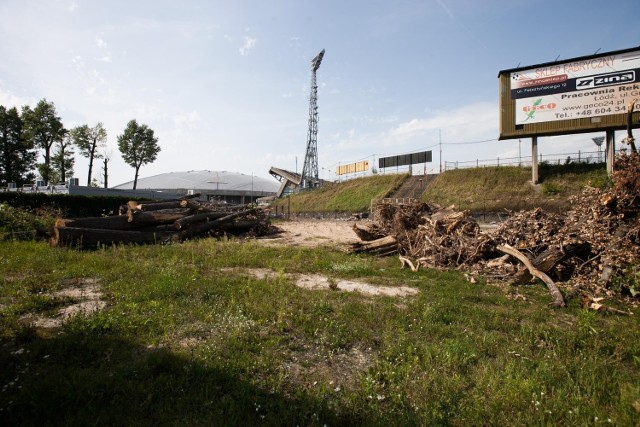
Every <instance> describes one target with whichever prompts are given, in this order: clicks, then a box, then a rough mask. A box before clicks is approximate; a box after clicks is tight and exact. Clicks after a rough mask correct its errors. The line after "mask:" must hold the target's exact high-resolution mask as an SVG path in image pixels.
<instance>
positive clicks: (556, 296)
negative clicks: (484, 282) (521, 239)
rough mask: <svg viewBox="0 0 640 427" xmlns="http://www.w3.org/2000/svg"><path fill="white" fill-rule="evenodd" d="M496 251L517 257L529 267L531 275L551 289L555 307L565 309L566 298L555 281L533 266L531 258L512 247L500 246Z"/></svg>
mask: <svg viewBox="0 0 640 427" xmlns="http://www.w3.org/2000/svg"><path fill="white" fill-rule="evenodd" d="M496 249H498V250H499V251H500V252H503V253H505V254H509V255H511V256H513V257H515V258H516V259H518V260H519V261H520V262H522V263H523V264H524V265H525V267H527V269H528V270H529V272H530V273H531V275H533V276H534V277H537V278H538V279H540V280H542V281H543V282H544V284H545V285H547V289H549V292H550V293H551V296H552V297H553V300H554V301H553V306H555V307H564V306H565V305H566V304H565V302H564V298H563V297H562V293H560V289H558V287H557V286H556V284H555V283H554V282H553V280H551V278H550V277H549V276H547V275H546V274H545V273H543V272H542V271H540V270H538V269H537V268H535V267H534V266H533V264H531V261H530V260H529V258H527V257H526V256H525V255H524V254H523V253H522V252H520V251H519V250H517V249H516V248H514V247H511V246H509V245H498V246H497V247H496Z"/></svg>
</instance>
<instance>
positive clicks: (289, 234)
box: [257, 219, 360, 247]
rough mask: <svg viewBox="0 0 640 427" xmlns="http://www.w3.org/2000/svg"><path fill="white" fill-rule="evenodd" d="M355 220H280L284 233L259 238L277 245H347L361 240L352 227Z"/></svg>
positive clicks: (279, 226) (280, 227)
mask: <svg viewBox="0 0 640 427" xmlns="http://www.w3.org/2000/svg"><path fill="white" fill-rule="evenodd" d="M352 226H353V221H339V220H313V219H305V220H294V221H285V222H279V223H278V224H277V227H278V228H279V229H281V230H282V233H280V234H277V235H275V236H269V237H263V238H260V239H257V241H258V242H261V243H263V244H265V245H276V246H302V247H318V246H333V247H335V246H338V247H341V246H347V245H349V244H351V243H355V242H357V241H359V240H360V239H358V236H356V234H355V233H354V232H353V230H352V229H351V227H352Z"/></svg>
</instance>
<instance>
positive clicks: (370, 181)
mask: <svg viewBox="0 0 640 427" xmlns="http://www.w3.org/2000/svg"><path fill="white" fill-rule="evenodd" d="M407 177H408V175H407V174H402V175H373V176H368V177H364V178H356V179H352V180H349V181H345V182H342V183H329V184H326V185H324V186H322V187H320V188H318V189H315V190H311V191H303V192H301V193H298V194H293V195H290V196H288V197H287V198H284V199H282V200H279V201H278V202H277V206H278V207H281V208H284V209H286V210H288V209H289V206H290V207H291V213H299V212H357V211H367V210H369V207H370V206H371V201H372V200H380V199H382V198H384V197H387V196H389V195H390V194H391V193H393V192H394V191H395V190H396V189H397V188H399V187H400V186H401V185H402V183H403V182H404V181H405V180H406V179H407Z"/></svg>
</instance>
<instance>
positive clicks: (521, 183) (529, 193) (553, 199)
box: [422, 164, 610, 212]
mask: <svg viewBox="0 0 640 427" xmlns="http://www.w3.org/2000/svg"><path fill="white" fill-rule="evenodd" d="M539 180H540V182H539V184H538V185H535V186H534V185H532V184H531V168H530V167H518V166H501V167H490V168H474V169H454V170H450V171H446V172H444V173H442V174H440V175H439V176H438V177H437V178H436V179H435V180H434V181H433V182H432V183H431V185H429V187H428V188H427V190H426V191H425V192H424V193H423V195H422V200H423V201H426V202H433V203H437V204H439V205H442V206H450V205H455V207H456V208H457V209H459V210H470V211H472V212H500V211H503V210H505V209H507V210H514V211H517V210H527V209H533V208H536V207H541V208H543V209H546V210H551V211H563V210H566V209H567V208H568V207H569V197H570V196H574V195H579V194H580V192H581V190H582V189H583V188H585V187H586V186H591V187H596V188H604V187H606V186H608V185H610V181H609V179H608V177H607V171H606V167H605V165H604V164H569V165H548V164H541V165H540V167H539Z"/></svg>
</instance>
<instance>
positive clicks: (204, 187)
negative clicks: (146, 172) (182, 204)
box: [113, 170, 279, 204]
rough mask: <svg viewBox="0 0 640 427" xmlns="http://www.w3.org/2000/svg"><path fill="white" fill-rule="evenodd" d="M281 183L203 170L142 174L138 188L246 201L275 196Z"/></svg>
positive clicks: (127, 187)
mask: <svg viewBox="0 0 640 427" xmlns="http://www.w3.org/2000/svg"><path fill="white" fill-rule="evenodd" d="M278 187H279V185H278V183H276V182H273V181H271V180H268V179H264V178H260V177H258V176H255V175H246V174H243V173H238V172H227V171H209V170H201V171H188V172H168V173H163V174H160V175H155V176H150V177H147V178H138V184H137V188H136V189H137V190H150V191H154V192H167V193H173V194H184V195H188V194H198V193H199V194H201V196H200V199H204V200H210V201H216V200H217V201H221V202H222V201H224V202H227V203H233V204H246V203H252V202H255V201H256V199H258V198H261V197H269V196H275V194H276V192H277V191H278ZM113 189H116V190H131V189H133V181H129V182H125V183H124V184H120V185H116V186H115V187H113Z"/></svg>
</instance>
